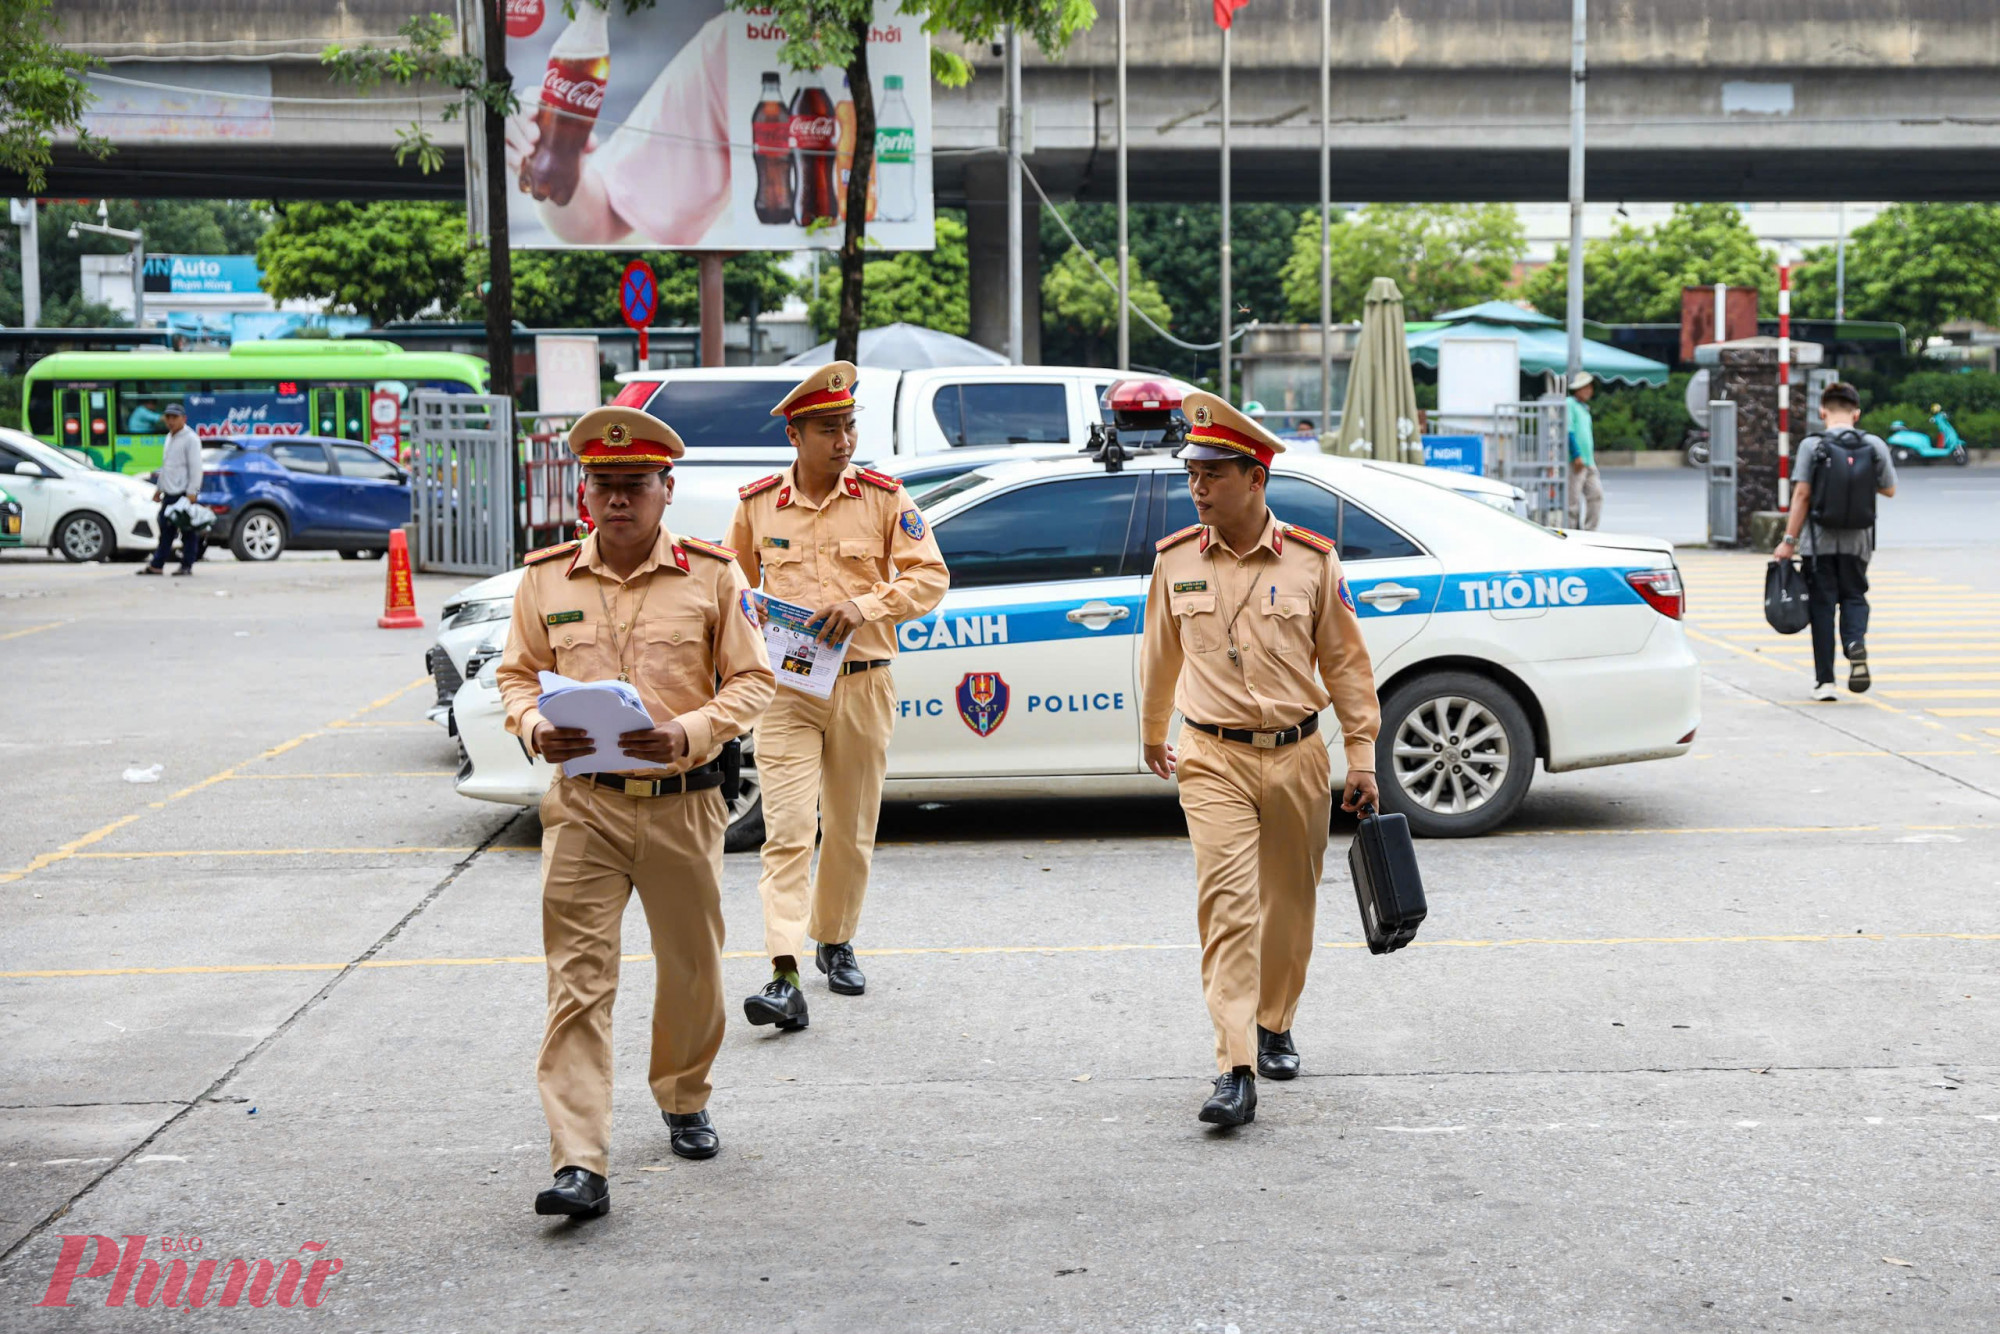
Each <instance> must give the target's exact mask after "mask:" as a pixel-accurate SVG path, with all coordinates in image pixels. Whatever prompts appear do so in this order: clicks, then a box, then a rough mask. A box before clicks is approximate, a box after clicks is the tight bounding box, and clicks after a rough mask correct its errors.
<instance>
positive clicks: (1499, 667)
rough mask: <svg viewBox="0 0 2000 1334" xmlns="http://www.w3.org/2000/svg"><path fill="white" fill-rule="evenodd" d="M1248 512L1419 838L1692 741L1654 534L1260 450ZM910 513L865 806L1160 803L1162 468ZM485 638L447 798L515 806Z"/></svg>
mask: <svg viewBox="0 0 2000 1334" xmlns="http://www.w3.org/2000/svg"><path fill="white" fill-rule="evenodd" d="M1269 497H1270V505H1271V509H1272V511H1273V512H1274V513H1276V514H1277V515H1278V517H1279V518H1281V519H1283V520H1285V521H1287V522H1291V523H1296V524H1299V525H1302V526H1303V527H1306V528H1311V529H1314V530H1316V531H1319V532H1323V533H1325V534H1327V535H1328V536H1330V537H1333V538H1334V539H1335V540H1336V541H1337V542H1338V544H1339V550H1340V555H1341V560H1342V563H1343V566H1344V567H1345V572H1346V575H1347V578H1348V583H1349V586H1350V587H1351V588H1352V590H1353V592H1354V595H1355V597H1356V599H1357V600H1358V606H1359V611H1360V616H1361V626H1362V633H1363V634H1364V636H1365V637H1366V639H1367V642H1368V649H1369V655H1370V657H1371V659H1372V660H1373V663H1374V667H1375V677H1376V686H1377V689H1378V691H1379V692H1380V694H1381V698H1382V714H1383V724H1382V733H1381V740H1380V743H1379V748H1378V751H1377V767H1378V772H1379V774H1380V777H1381V781H1382V792H1383V804H1384V806H1385V808H1387V809H1389V810H1394V811H1400V812H1402V813H1404V814H1405V815H1407V816H1408V817H1409V819H1410V823H1411V826H1412V828H1413V829H1414V830H1415V831H1416V832H1418V833H1420V834H1424V835H1427V836H1431V837H1440V836H1444V837H1449V836H1463V835H1470V834H1478V833H1482V832H1484V831H1486V830H1489V829H1491V828H1493V827H1494V826H1495V825H1497V824H1499V823H1500V822H1501V821H1503V820H1505V819H1506V818H1507V817H1508V816H1509V815H1510V814H1512V813H1513V812H1514V811H1515V810H1516V809H1517V808H1518V807H1519V806H1520V804H1521V801H1522V799H1523V798H1524V797H1525V796H1526V794H1527V791H1528V786H1529V783H1530V781H1531V780H1532V778H1533V773H1534V764H1535V761H1536V760H1537V759H1540V760H1541V762H1542V764H1543V767H1544V768H1545V769H1547V770H1548V771H1550V772H1561V771H1564V770H1571V769H1583V768H1588V767H1590V766H1593V765H1607V764H1623V763H1628V762H1631V761H1635V760H1648V759H1664V758H1667V757H1671V756H1676V755H1681V754H1684V753H1685V752H1686V751H1687V749H1688V748H1689V746H1690V745H1691V744H1692V742H1693V740H1694V733H1695V728H1696V726H1697V724H1698V723H1699V722H1700V690H1699V685H1700V668H1699V666H1698V664H1697V661H1696V658H1695V656H1694V653H1693V652H1692V650H1691V649H1690V648H1689V647H1688V643H1687V638H1686V635H1685V634H1684V632H1683V629H1682V626H1681V623H1680V615H1681V607H1682V593H1681V582H1680V571H1679V569H1678V567H1677V566H1676V565H1675V563H1674V558H1673V550H1672V548H1671V547H1670V546H1669V545H1668V544H1667V543H1665V542H1663V541H1659V540H1657V539H1653V538H1645V537H1620V536H1614V535H1610V534H1603V533H1572V532H1561V531H1555V530H1551V529H1547V528H1542V527H1539V526H1537V525H1535V524H1531V523H1528V522H1527V521H1525V520H1522V519H1518V518H1516V517H1514V516H1513V515H1512V514H1509V513H1506V512H1503V511H1501V510H1499V509H1497V508H1495V507H1493V506H1489V505H1485V504H1481V503H1478V502H1477V501H1474V500H1471V499H1468V498H1466V497H1464V496H1462V495H1459V494H1455V493H1454V492H1453V491H1451V490H1449V489H1447V488H1446V487H1443V486H1439V485H1435V484H1433V483H1432V482H1430V481H1428V480H1426V479H1425V478H1423V477H1422V476H1421V475H1418V473H1417V472H1416V470H1406V469H1398V468H1393V467H1389V466H1385V465H1378V464H1372V463H1363V462H1356V461H1352V460H1344V459H1335V458H1326V457H1322V456H1314V455H1308V456H1300V457H1297V458H1295V459H1281V460H1280V461H1279V463H1278V465H1277V467H1276V468H1275V469H1274V471H1273V474H1272V477H1271V482H1270V489H1269ZM924 508H925V510H926V513H927V514H928V516H929V518H930V520H931V524H932V527H933V528H934V530H935V531H936V533H937V539H938V545H939V547H940V548H941V549H942V550H943V552H944V556H945V560H946V561H947V563H948V564H949V565H950V566H951V571H952V587H951V592H950V593H949V594H947V595H946V598H945V600H944V602H943V604H942V605H941V606H940V607H939V608H938V609H937V610H936V611H935V612H933V613H932V614H930V615H928V616H925V617H923V618H922V619H920V620H915V621H911V622H908V623H906V624H904V625H903V626H901V627H900V628H899V630H898V638H899V640H900V643H901V648H902V654H901V657H900V658H899V659H898V661H897V664H896V689H897V695H898V699H899V702H898V719H897V724H896V732H895V736H894V739H893V740H892V742H891V744H890V748H889V775H888V783H887V787H886V790H885V796H887V797H889V798H891V799H900V798H908V799H922V800H959V799H972V798H981V797H1002V796H1015V797H1020V796H1031V795H1035V796H1040V795H1047V796H1057V795H1060V796H1091V795H1120V796H1128V795H1140V794H1149V793H1150V794H1158V793H1161V792H1163V791H1164V790H1165V789H1164V788H1163V787H1162V785H1161V784H1160V783H1159V781H1158V780H1157V779H1155V778H1153V777H1152V776H1151V775H1150V774H1149V773H1147V772H1146V771H1145V769H1144V767H1143V765H1142V763H1141V758H1140V736H1139V708H1138V703H1139V682H1138V665H1139V630H1140V621H1141V619H1142V618H1143V616H1144V608H1145V602H1146V587H1147V582H1148V579H1149V578H1150V575H1151V571H1152V566H1153V555H1154V550H1153V544H1154V542H1156V541H1157V540H1158V539H1159V538H1160V537H1161V536H1162V535H1163V534H1165V533H1169V532H1173V531H1175V530H1177V529H1179V528H1182V527H1185V526H1186V525H1187V524H1190V523H1192V522H1194V510H1193V503H1192V502H1191V501H1190V500H1189V499H1188V494H1187V487H1186V484H1185V482H1184V480H1183V472H1182V467H1181V465H1180V464H1179V463H1177V462H1175V461H1174V460H1173V459H1172V458H1170V457H1168V456H1166V455H1165V454H1164V453H1153V454H1145V455H1142V456H1140V457H1139V458H1137V459H1134V460H1131V461H1129V462H1127V463H1126V465H1125V466H1124V468H1123V469H1122V470H1121V471H1117V472H1109V471H1106V470H1105V468H1104V467H1103V466H1101V465H1099V464H1096V463H1093V462H1091V461H1090V460H1089V459H1087V458H1076V457H1074V456H1072V457H1069V458H1066V459H1063V460H1057V461H1040V462H1010V463H1003V464H996V465H993V466H990V467H984V468H980V469H977V470H975V471H973V472H970V473H966V474H964V475H962V476H960V477H959V478H957V479H955V480H953V481H951V482H948V483H946V484H944V485H943V486H940V487H938V488H936V489H935V490H933V491H931V492H930V494H929V495H928V496H927V497H926V498H925V501H924ZM668 513H669V516H670V517H671V514H672V511H671V510H670V511H668ZM504 633H505V628H504V626H500V627H497V629H496V633H495V634H493V635H492V636H490V642H489V644H488V647H487V650H486V651H484V652H483V653H482V654H481V655H477V656H478V661H479V665H480V666H481V667H482V668H485V669H486V670H481V671H476V672H475V673H474V674H473V679H472V680H470V681H468V682H467V683H466V685H465V687H464V688H463V689H462V690H460V691H459V692H458V695H457V698H456V702H455V705H454V709H453V712H454V715H455V718H456V723H457V731H458V733H459V736H460V740H461V743H462V748H463V755H462V763H461V769H460V775H459V779H458V790H459V791H460V792H462V793H464V794H466V795H467V796H475V797H482V798H485V799H488V800H496V801H511V802H518V803H522V804H529V803H532V802H535V801H538V800H539V799H540V797H541V793H542V791H543V790H544V789H545V788H546V786H547V783H548V780H549V770H548V768H547V767H546V766H543V765H541V764H539V763H531V762H530V761H529V760H528V759H527V757H526V755H525V754H524V752H523V751H522V750H521V747H520V746H519V744H518V743H517V742H516V741H515V739H514V738H513V737H512V736H509V735H507V734H506V732H505V731H504V730H503V729H502V727H501V709H500V703H499V693H498V690H497V688H496V687H495V685H494V682H493V673H492V671H491V670H490V669H491V667H492V665H493V661H494V659H495V658H496V657H497V654H498V646H499V643H500V641H501V640H502V639H503V638H504ZM975 691H977V692H978V698H977V699H976V700H975V697H974V692H975ZM996 704H997V708H995V707H994V705H996ZM975 705H977V706H978V707H975ZM1327 722H1328V723H1329V724H1332V722H1333V720H1332V719H1330V718H1329V719H1328V720H1327ZM1339 735H1340V734H1339V728H1338V727H1337V726H1332V725H1328V726H1325V727H1323V728H1322V729H1321V736H1322V737H1323V738H1326V739H1327V741H1328V742H1329V743H1337V742H1338V740H1339ZM761 823H762V822H761V818H760V817H759V813H758V810H757V807H756V801H755V796H754V792H752V793H750V794H748V795H746V798H745V799H744V801H743V802H742V803H741V809H740V810H739V811H738V812H737V818H736V819H735V820H734V821H733V823H732V829H731V839H730V845H731V847H732V848H741V847H754V846H755V845H756V842H757V841H758V839H760V838H761Z"/></svg>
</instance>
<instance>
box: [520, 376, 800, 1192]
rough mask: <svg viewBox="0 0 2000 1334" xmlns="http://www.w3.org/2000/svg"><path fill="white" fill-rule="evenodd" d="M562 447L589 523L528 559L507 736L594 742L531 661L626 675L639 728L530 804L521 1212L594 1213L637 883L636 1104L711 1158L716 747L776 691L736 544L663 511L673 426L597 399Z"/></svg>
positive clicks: (574, 745) (718, 811) (682, 1147)
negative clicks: (642, 1041) (529, 998)
mask: <svg viewBox="0 0 2000 1334" xmlns="http://www.w3.org/2000/svg"><path fill="white" fill-rule="evenodd" d="M569 448H570V452H571V453H573V454H575V455H576V457H577V459H578V460H579V461H580V462H581V463H582V465H583V469H584V498H585V501H586V503H587V504H588V505H589V507H590V513H591V515H592V517H593V518H594V519H595V521H596V525H597V526H596V530H595V531H594V532H592V533H591V534H590V536H588V537H586V538H584V539H582V540H581V541H578V542H564V543H562V544H561V545H559V546H554V547H548V548H545V549H543V550H541V551H537V552H534V553H533V554H531V555H530V556H529V557H528V560H527V565H528V568H527V571H526V574H525V576H524V578H523V579H522V581H521V586H520V591H519V592H517V593H516V594H515V596H514V620H513V624H512V626H510V627H509V629H508V633H507V649H506V652H505V654H504V655H503V657H502V658H501V663H500V670H499V682H500V691H501V695H502V697H503V698H504V700H505V702H506V706H507V730H508V731H510V732H512V733H514V734H515V735H516V736H518V737H520V738H521V740H522V741H523V742H524V743H525V744H526V745H527V746H528V748H529V749H530V750H532V751H533V752H534V753H535V754H537V755H539V756H541V757H542V758H543V759H545V760H547V761H549V762H550V763H552V764H559V763H561V762H563V761H566V760H574V759H578V758H581V757H583V756H585V755H589V754H591V753H592V750H593V748H592V745H591V741H590V736H589V733H588V732H586V731H583V730H581V729H578V728H564V727H557V726H555V725H553V724H552V723H550V722H549V721H548V720H547V719H545V718H544V717H543V716H542V714H541V711H540V710H539V709H538V708H537V707H536V701H537V699H538V697H539V695H540V694H541V687H540V684H539V682H538V677H537V673H539V672H543V671H554V672H557V673H560V674H561V675H563V676H568V677H572V678H574V679H576V680H580V681H609V680H613V679H617V680H620V681H628V682H630V683H631V684H632V685H633V686H635V687H636V688H637V689H638V692H639V698H640V700H641V701H642V702H643V703H644V704H645V706H646V712H647V713H649V714H651V715H652V717H653V719H654V724H655V725H654V726H653V727H652V728H650V729H648V730H644V731H637V732H628V733H626V734H625V735H624V736H622V737H620V738H619V746H620V748H621V749H622V750H623V751H624V753H625V754H627V755H632V756H636V757H638V758H640V759H643V760H645V761H646V762H647V764H646V766H645V767H644V768H642V769H637V770H634V771H631V772H626V773H615V774H607V773H593V774H580V775H578V776H576V777H574V778H571V777H567V776H563V777H558V778H557V779H556V781H555V782H554V784H553V785H551V786H550V788H549V792H548V795H547V796H546V797H544V798H543V799H542V808H541V810H542V943H543V948H544V951H545V952H546V954H547V956H548V978H549V1009H548V1027H547V1030H546V1032H545V1034H544V1036H543V1038H542V1049H541V1055H540V1056H539V1058H538V1059H537V1062H536V1068H535V1077H536V1082H537V1084H538V1085H539V1086H540V1088H541V1095H542V1110H543V1112H544V1114H545V1115H546V1116H547V1117H548V1122H549V1156H550V1161H551V1163H552V1165H553V1167H554V1169H555V1174H556V1176H555V1184H554V1185H553V1186H551V1187H550V1188H549V1189H547V1190H544V1191H542V1192H541V1193H540V1194H539V1195H538V1196H537V1197H536V1198H535V1212H536V1213H538V1214H567V1215H572V1216H579V1217H596V1216H598V1215H600V1214H603V1213H605V1212H606V1211H608V1210H609V1209H610V1207H611V1196H610V1190H609V1188H608V1186H607V1184H606V1182H605V1174H606V1172H607V1170H608V1154H609V1150H610V1145H611V1005H612V1001H613V999H614V998H615V996H616V994H617V991H618V963H619V926H620V923H621V921H622V919H623V918H624V915H625V905H626V902H627V900H628V899H629V897H630V895H631V894H632V893H633V892H634V891H635V890H636V891H637V892H638V895H639V902H640V905H641V906H642V907H643V908H644V909H645V912H646V924H647V927H648V929H649V931H650V933H651V935H652V945H653V956H654V959H655V963H654V973H655V979H654V992H653V1041H652V1064H651V1069H650V1071H649V1079H650V1082H651V1084H652V1089H653V1097H654V1099H655V1101H656V1102H657V1103H658V1104H659V1106H660V1109H661V1112H662V1114H663V1115H664V1116H665V1118H666V1122H667V1128H668V1137H669V1140H670V1142H671V1145H672V1147H673V1151H674V1152H675V1153H676V1154H679V1155H680V1156H681V1157H683V1158H709V1157H713V1156H714V1155H715V1152H716V1150H717V1148H718V1146H719V1142H718V1140H717V1137H716V1133H715V1128H714V1125H713V1124H712V1122H711V1121H710V1119H709V1115H708V1112H707V1110H706V1108H707V1105H708V1095H709V1087H710V1086H709V1082H708V1071H709V1066H710V1064H711V1063H712V1062H713V1061H714V1060H715V1053H716V1050H717V1049H718V1048H719V1047H720V1046H721V1045H722V1030H723V997H722V836H723V832H724V830H725V828H726V826H727V823H728V816H727V811H726V809H725V806H724V803H723V799H722V793H721V792H720V791H719V790H718V789H719V788H720V787H721V786H722V781H723V775H722V767H721V765H720V764H719V763H718V761H717V758H716V757H717V755H718V754H719V753H720V751H721V750H722V747H723V745H724V744H725V743H726V742H728V741H730V740H732V739H734V738H735V737H737V736H739V735H741V734H742V733H744V732H746V731H748V730H749V729H750V727H751V725H752V724H754V723H755V722H756V720H757V717H758V715H759V714H761V713H762V712H763V711H764V707H765V705H767V704H768V703H770V700H771V693H772V691H773V689H774V686H773V684H772V678H771V668H770V665H769V664H768V663H767V662H766V661H765V656H764V645H763V641H762V640H761V638H760V637H759V636H758V635H757V632H756V630H755V628H754V627H753V626H752V625H751V624H750V622H749V621H748V620H747V619H746V618H745V617H744V615H743V613H742V611H741V609H740V600H741V598H742V594H743V577H742V575H741V574H740V573H738V571H737V569H736V562H735V553H733V552H731V551H730V550H729V549H728V548H727V547H721V546H717V545H715V544H713V543H709V542H702V541H698V540H696V539H694V538H688V537H676V536H674V535H673V534H672V533H671V532H669V531H668V530H667V528H666V526H665V524H664V523H663V522H662V521H661V520H662V516H663V514H664V512H665V510H666V506H667V504H668V502H669V501H670V500H671V499H672V498H673V474H672V467H673V461H674V460H675V459H677V458H679V457H680V456H681V454H682V453H683V452H684V446H683V445H682V443H681V440H680V437H679V436H678V435H676V434H675V433H674V432H673V431H672V430H671V429H670V428H668V427H667V426H665V425H663V424H662V423H661V422H660V421H658V420H657V419H655V418H653V417H650V416H648V415H646V414H645V413H643V412H640V411H637V410H636V409H633V408H624V407H602V408H597V409H594V410H593V411H591V412H587V413H585V414H584V415H583V416H582V417H580V418H578V419H577V423H576V425H575V426H573V427H571V428H570V433H569Z"/></svg>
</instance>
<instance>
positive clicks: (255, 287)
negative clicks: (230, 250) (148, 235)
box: [145, 254, 264, 295]
mask: <svg viewBox="0 0 2000 1334" xmlns="http://www.w3.org/2000/svg"><path fill="white" fill-rule="evenodd" d="M263 277H264V272H263V270H262V269H259V268H258V267H257V257H256V256H255V255H154V254H148V255H147V256H146V270H145V280H146V290H147V291H148V292H166V293H169V294H189V293H221V294H227V295H243V294H246V293H262V291H263V290H264V289H263V287H262V285H261V284H262V280H263Z"/></svg>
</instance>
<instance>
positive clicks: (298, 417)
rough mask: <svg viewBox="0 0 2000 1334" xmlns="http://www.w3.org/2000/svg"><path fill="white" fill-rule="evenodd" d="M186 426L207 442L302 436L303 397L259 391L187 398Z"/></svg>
mask: <svg viewBox="0 0 2000 1334" xmlns="http://www.w3.org/2000/svg"><path fill="white" fill-rule="evenodd" d="M185 402H186V406H187V424H188V425H189V426H191V427H193V428H194V433H195V434H196V435H198V436H200V437H201V438H202V439H204V440H207V439H210V438H211V437H216V436H231V435H304V434H305V432H306V396H305V395H304V394H272V393H264V392H262V391H259V390H231V391H229V392H227V393H220V394H189V395H188V396H187V398H186V400H185Z"/></svg>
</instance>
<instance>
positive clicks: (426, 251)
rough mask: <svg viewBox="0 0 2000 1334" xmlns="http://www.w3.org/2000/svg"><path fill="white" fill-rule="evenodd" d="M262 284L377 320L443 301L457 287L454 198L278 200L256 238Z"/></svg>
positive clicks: (459, 239) (461, 252) (278, 293)
mask: <svg viewBox="0 0 2000 1334" xmlns="http://www.w3.org/2000/svg"><path fill="white" fill-rule="evenodd" d="M257 261H258V263H259V264H261V265H262V266H263V269H264V290H265V291H267V292H269V293H270V294H271V295H272V296H274V297H276V298H278V299H279V300H280V301H284V300H290V299H294V298H299V299H305V300H317V301H325V302H327V303H329V304H331V305H332V306H334V307H335V308H337V309H340V310H347V311H354V312H357V313H359V314H362V315H366V316H367V317H368V318H369V319H371V320H373V321H374V322H375V323H377V324H386V323H388V322H389V321H391V320H405V319H411V318H414V317H415V316H417V315H420V314H422V313H423V312H424V311H426V310H429V309H431V308H432V307H434V306H443V307H444V308H446V309H447V310H448V309H451V308H452V307H453V306H455V305H456V304H457V303H458V299H459V296H460V294H461V293H462V292H463V291H464V288H465V214H464V211H463V210H462V209H461V208H460V207H459V206H458V205H456V204H447V203H442V202H436V201H421V202H402V201H390V200H381V201H376V202H374V203H368V204H353V203H346V202H336V201H321V200H307V201H303V202H299V203H289V204H283V205H280V206H279V208H278V212H277V217H276V218H275V219H274V220H273V222H272V224H271V227H270V230H268V231H266V232H265V233H264V235H263V236H262V237H261V238H260V239H259V240H258V242H257Z"/></svg>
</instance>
